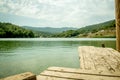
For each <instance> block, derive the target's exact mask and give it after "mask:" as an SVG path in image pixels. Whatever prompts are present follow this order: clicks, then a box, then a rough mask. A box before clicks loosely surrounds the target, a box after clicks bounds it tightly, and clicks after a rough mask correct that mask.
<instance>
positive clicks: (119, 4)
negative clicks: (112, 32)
mask: <svg viewBox="0 0 120 80" xmlns="http://www.w3.org/2000/svg"><path fill="white" fill-rule="evenodd" d="M115 12H116V38H117V40H116V48H117V50H118V51H119V52H120V0H115Z"/></svg>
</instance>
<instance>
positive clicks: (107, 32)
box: [54, 20, 115, 37]
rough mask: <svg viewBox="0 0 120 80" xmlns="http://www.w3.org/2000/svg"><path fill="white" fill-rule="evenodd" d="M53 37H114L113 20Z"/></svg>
mask: <svg viewBox="0 0 120 80" xmlns="http://www.w3.org/2000/svg"><path fill="white" fill-rule="evenodd" d="M54 37H115V20H110V21H107V22H103V23H99V24H94V25H89V26H86V27H83V28H80V29H77V30H67V31H64V32H62V33H60V34H55V35H54Z"/></svg>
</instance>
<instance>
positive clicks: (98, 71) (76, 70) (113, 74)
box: [47, 67, 120, 77]
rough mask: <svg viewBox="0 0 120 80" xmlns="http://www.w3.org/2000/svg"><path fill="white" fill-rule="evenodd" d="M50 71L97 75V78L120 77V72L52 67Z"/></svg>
mask: <svg viewBox="0 0 120 80" xmlns="http://www.w3.org/2000/svg"><path fill="white" fill-rule="evenodd" d="M47 70H48V71H56V72H63V73H75V74H85V75H96V76H108V77H120V72H118V73H108V72H105V71H100V70H97V71H96V70H83V69H73V68H64V67H50V68H48V69H47Z"/></svg>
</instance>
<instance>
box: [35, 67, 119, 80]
mask: <svg viewBox="0 0 120 80" xmlns="http://www.w3.org/2000/svg"><path fill="white" fill-rule="evenodd" d="M41 79H42V80H120V73H117V74H112V73H107V72H101V71H93V70H82V69H73V68H63V67H50V68H48V69H47V70H45V71H44V72H42V73H41V74H40V75H38V76H37V80H41Z"/></svg>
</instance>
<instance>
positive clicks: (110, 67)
mask: <svg viewBox="0 0 120 80" xmlns="http://www.w3.org/2000/svg"><path fill="white" fill-rule="evenodd" d="M78 51H79V57H80V68H81V69H86V70H101V71H106V72H108V73H114V72H120V53H119V52H117V51H115V50H114V49H111V48H98V47H93V46H82V47H79V49H78ZM83 55H84V56H83ZM86 58H90V59H86ZM85 62H89V63H88V64H86V63H85ZM88 66H89V68H88Z"/></svg>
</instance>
